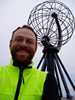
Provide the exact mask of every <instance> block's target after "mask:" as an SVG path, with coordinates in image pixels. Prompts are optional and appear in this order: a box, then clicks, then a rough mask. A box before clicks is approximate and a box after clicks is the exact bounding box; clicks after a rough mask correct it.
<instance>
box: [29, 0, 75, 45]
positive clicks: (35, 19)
mask: <svg viewBox="0 0 75 100" xmlns="http://www.w3.org/2000/svg"><path fill="white" fill-rule="evenodd" d="M53 13H56V15H57V17H58V21H59V24H60V27H61V33H60V36H59V34H58V27H57V25H56V21H55V19H54V17H52V14H53ZM28 25H30V26H31V27H32V28H33V29H34V31H35V32H36V34H37V37H38V43H40V44H42V43H41V40H42V37H43V36H48V38H49V43H50V44H51V45H53V46H54V47H59V44H60V47H61V46H62V45H64V44H66V43H67V42H68V41H69V39H70V38H71V36H72V34H73V31H74V28H75V20H74V16H73V14H72V12H71V11H70V9H69V8H68V7H67V6H66V5H64V4H63V3H62V2H59V1H55V0H54V1H45V2H43V3H40V4H38V5H37V6H36V7H35V8H33V10H32V11H31V13H30V15H29V19H28Z"/></svg>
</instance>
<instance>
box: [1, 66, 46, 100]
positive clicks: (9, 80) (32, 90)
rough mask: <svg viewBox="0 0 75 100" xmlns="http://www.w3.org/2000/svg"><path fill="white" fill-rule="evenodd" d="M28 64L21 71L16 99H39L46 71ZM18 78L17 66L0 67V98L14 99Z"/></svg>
mask: <svg viewBox="0 0 75 100" xmlns="http://www.w3.org/2000/svg"><path fill="white" fill-rule="evenodd" d="M30 66H32V68H26V69H24V71H23V80H22V82H21V87H20V92H19V97H18V100H41V97H42V93H43V86H44V82H45V80H46V76H47V73H46V72H42V71H39V70H37V69H36V68H35V67H34V66H33V65H30ZM18 79H19V68H18V67H15V66H13V65H8V66H7V67H0V100H14V96H15V93H16V88H17V84H18Z"/></svg>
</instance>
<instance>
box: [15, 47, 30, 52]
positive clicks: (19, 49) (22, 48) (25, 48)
mask: <svg viewBox="0 0 75 100" xmlns="http://www.w3.org/2000/svg"><path fill="white" fill-rule="evenodd" d="M21 50H24V51H26V52H28V53H30V52H31V50H30V48H28V47H23V46H19V47H16V48H15V50H14V51H15V52H17V51H21Z"/></svg>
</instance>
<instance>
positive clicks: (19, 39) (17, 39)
mask: <svg viewBox="0 0 75 100" xmlns="http://www.w3.org/2000/svg"><path fill="white" fill-rule="evenodd" d="M15 41H17V42H21V41H23V39H22V38H16V39H15Z"/></svg>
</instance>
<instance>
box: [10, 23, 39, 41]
mask: <svg viewBox="0 0 75 100" xmlns="http://www.w3.org/2000/svg"><path fill="white" fill-rule="evenodd" d="M22 28H27V29H29V30H31V31H32V32H33V33H34V35H35V37H36V42H37V34H36V33H35V31H34V30H33V28H32V27H30V26H28V25H23V26H22V27H17V28H16V29H15V30H14V31H13V32H12V37H11V39H13V36H14V34H15V32H16V31H17V30H19V29H22Z"/></svg>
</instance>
